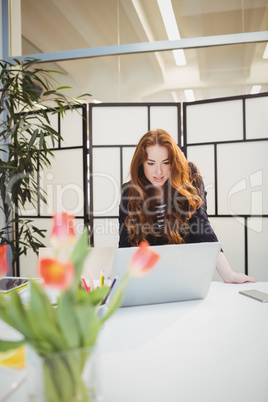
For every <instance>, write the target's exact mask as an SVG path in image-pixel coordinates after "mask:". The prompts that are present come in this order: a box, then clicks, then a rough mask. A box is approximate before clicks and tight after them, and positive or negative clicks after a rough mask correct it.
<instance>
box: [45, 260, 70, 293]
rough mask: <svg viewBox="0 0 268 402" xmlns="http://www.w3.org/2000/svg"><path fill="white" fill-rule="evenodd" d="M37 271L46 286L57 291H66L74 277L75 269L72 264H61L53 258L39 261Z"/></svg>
mask: <svg viewBox="0 0 268 402" xmlns="http://www.w3.org/2000/svg"><path fill="white" fill-rule="evenodd" d="M38 270H39V275H40V276H41V277H42V278H43V279H44V282H45V284H46V285H48V286H51V287H54V288H57V289H59V290H65V289H67V288H68V287H69V286H70V285H71V283H72V281H73V279H74V275H75V268H74V265H73V263H72V262H69V261H67V262H64V263H63V262H61V261H59V260H57V259H55V258H43V259H41V260H40V261H39V267H38Z"/></svg>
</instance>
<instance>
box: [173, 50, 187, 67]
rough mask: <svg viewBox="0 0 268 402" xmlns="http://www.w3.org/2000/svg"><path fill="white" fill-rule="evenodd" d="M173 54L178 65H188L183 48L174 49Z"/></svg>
mask: <svg viewBox="0 0 268 402" xmlns="http://www.w3.org/2000/svg"><path fill="white" fill-rule="evenodd" d="M173 56H174V59H175V62H176V64H177V66H185V65H186V59H185V55H184V51H183V50H182V49H176V50H173Z"/></svg>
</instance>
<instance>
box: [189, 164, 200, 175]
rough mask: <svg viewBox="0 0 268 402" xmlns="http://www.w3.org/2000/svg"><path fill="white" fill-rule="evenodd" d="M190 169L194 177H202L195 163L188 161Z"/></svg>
mask: <svg viewBox="0 0 268 402" xmlns="http://www.w3.org/2000/svg"><path fill="white" fill-rule="evenodd" d="M188 167H189V169H190V172H191V174H192V175H200V172H199V168H198V166H197V165H196V164H195V163H193V162H191V161H188Z"/></svg>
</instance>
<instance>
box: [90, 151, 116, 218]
mask: <svg viewBox="0 0 268 402" xmlns="http://www.w3.org/2000/svg"><path fill="white" fill-rule="evenodd" d="M119 151H120V150H119V148H95V149H93V209H94V210H93V214H94V216H105V215H106V216H111V215H118V205H119V198H120V152H119Z"/></svg>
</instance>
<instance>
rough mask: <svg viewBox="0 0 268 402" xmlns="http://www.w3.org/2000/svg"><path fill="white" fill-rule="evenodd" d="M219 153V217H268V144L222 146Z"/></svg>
mask: <svg viewBox="0 0 268 402" xmlns="http://www.w3.org/2000/svg"><path fill="white" fill-rule="evenodd" d="M217 150H218V205H219V210H218V212H219V214H230V215H231V214H246V215H255V214H267V213H268V180H267V178H268V158H267V155H268V141H258V142H248V143H245V142H244V143H238V144H222V145H218V146H217Z"/></svg>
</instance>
